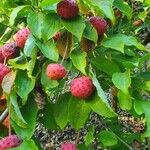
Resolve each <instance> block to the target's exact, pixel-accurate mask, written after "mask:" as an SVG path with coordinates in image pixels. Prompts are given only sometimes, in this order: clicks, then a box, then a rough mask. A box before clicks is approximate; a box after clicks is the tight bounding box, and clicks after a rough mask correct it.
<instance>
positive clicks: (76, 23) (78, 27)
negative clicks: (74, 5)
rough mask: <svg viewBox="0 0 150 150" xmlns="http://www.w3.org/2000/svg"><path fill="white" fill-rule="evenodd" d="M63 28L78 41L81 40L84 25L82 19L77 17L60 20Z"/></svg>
mask: <svg viewBox="0 0 150 150" xmlns="http://www.w3.org/2000/svg"><path fill="white" fill-rule="evenodd" d="M62 21H63V24H64V26H65V28H66V29H67V30H68V31H69V32H71V33H72V34H73V35H75V36H76V37H77V38H78V39H79V41H80V40H81V37H82V34H83V31H84V29H85V23H84V20H83V19H82V17H80V16H78V17H76V18H75V19H73V20H69V21H68V20H62Z"/></svg>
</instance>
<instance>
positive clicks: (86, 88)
mask: <svg viewBox="0 0 150 150" xmlns="http://www.w3.org/2000/svg"><path fill="white" fill-rule="evenodd" d="M70 91H71V93H72V95H73V96H75V97H78V98H81V99H85V98H88V97H89V96H90V95H91V94H92V93H93V91H94V85H93V83H92V80H91V79H90V78H89V77H87V76H82V77H79V78H76V79H74V80H73V81H72V82H71V86H70Z"/></svg>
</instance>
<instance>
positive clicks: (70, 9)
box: [57, 0, 79, 19]
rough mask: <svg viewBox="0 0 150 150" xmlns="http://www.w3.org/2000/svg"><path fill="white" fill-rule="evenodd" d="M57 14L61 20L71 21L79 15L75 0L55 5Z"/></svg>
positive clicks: (67, 0)
mask: <svg viewBox="0 0 150 150" xmlns="http://www.w3.org/2000/svg"><path fill="white" fill-rule="evenodd" d="M57 13H58V14H59V15H60V16H61V18H63V19H73V18H75V17H76V16H77V15H78V13H79V8H78V5H77V3H76V0H63V1H61V2H59V3H58V4H57Z"/></svg>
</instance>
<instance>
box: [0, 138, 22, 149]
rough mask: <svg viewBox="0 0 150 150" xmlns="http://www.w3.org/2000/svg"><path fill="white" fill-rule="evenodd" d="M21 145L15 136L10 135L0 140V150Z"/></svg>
mask: <svg viewBox="0 0 150 150" xmlns="http://www.w3.org/2000/svg"><path fill="white" fill-rule="evenodd" d="M20 144H21V139H20V138H19V137H18V136H17V135H10V136H7V137H5V138H3V139H1V140H0V150H7V149H10V148H13V147H17V146H19V145H20Z"/></svg>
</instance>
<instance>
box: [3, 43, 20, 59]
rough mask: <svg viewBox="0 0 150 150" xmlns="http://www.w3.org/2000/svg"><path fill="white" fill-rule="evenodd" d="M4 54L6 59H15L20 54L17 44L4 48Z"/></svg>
mask: <svg viewBox="0 0 150 150" xmlns="http://www.w3.org/2000/svg"><path fill="white" fill-rule="evenodd" d="M2 54H3V56H4V57H5V58H7V59H11V58H15V57H16V56H17V55H18V54H19V48H18V47H17V44H16V43H15V42H11V43H7V44H5V45H4V46H3V47H2Z"/></svg>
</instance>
